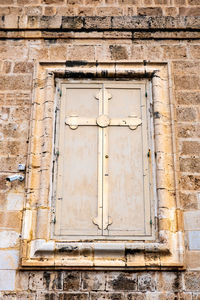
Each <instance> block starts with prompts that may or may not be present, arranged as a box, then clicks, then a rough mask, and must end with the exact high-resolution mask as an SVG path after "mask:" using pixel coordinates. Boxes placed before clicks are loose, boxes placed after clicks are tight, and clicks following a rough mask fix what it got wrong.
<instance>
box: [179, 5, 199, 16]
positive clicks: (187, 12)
mask: <svg viewBox="0 0 200 300" xmlns="http://www.w3.org/2000/svg"><path fill="white" fill-rule="evenodd" d="M179 15H180V16H197V17H198V16H199V15H200V8H198V7H192V8H188V7H180V8H179Z"/></svg>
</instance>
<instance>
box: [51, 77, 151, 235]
mask: <svg viewBox="0 0 200 300" xmlns="http://www.w3.org/2000/svg"><path fill="white" fill-rule="evenodd" d="M63 91H64V93H63V96H62V101H61V108H60V110H61V111H60V121H59V124H60V128H59V134H58V136H59V152H60V154H59V158H58V176H57V192H56V193H57V207H56V234H57V235H61V236H66V237H69V238H70V237H78V236H79V237H82V238H86V239H87V237H88V236H92V237H94V238H95V237H97V238H101V239H104V238H105V239H109V238H114V239H121V238H122V239H132V238H133V237H134V236H138V237H140V236H147V235H150V231H151V230H150V229H151V226H150V218H151V213H150V207H151V206H150V203H151V199H150V194H151V187H150V175H151V174H150V172H149V165H148V143H149V141H148V139H149V137H148V124H147V113H148V112H147V107H146V98H145V95H144V84H143V85H142V84H133V83H131V84H130V83H126V82H124V83H122V82H115V83H113V82H111V83H108V82H105V83H91V84H86V83H82V84H77V83H74V84H64V85H63Z"/></svg>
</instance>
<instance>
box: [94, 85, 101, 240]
mask: <svg viewBox="0 0 200 300" xmlns="http://www.w3.org/2000/svg"><path fill="white" fill-rule="evenodd" d="M96 98H97V99H98V100H99V116H100V115H102V113H103V95H102V89H101V90H100V92H99V94H98V95H97V96H96ZM93 223H94V224H96V225H97V226H98V228H99V229H100V230H102V234H103V229H102V224H103V129H102V128H101V127H98V215H97V217H96V218H93Z"/></svg>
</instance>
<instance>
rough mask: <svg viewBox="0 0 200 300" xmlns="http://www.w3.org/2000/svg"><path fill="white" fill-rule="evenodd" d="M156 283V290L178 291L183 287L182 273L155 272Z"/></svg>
mask: <svg viewBox="0 0 200 300" xmlns="http://www.w3.org/2000/svg"><path fill="white" fill-rule="evenodd" d="M156 285H157V290H158V291H162V292H164V291H168V292H172V291H173V292H180V291H181V290H182V289H183V279H182V273H180V272H174V273H173V272H161V273H157V278H156Z"/></svg>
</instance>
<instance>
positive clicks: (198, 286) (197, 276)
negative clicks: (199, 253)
mask: <svg viewBox="0 0 200 300" xmlns="http://www.w3.org/2000/svg"><path fill="white" fill-rule="evenodd" d="M184 281H185V290H186V291H193V292H199V291H200V273H199V272H186V273H185V274H184Z"/></svg>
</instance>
